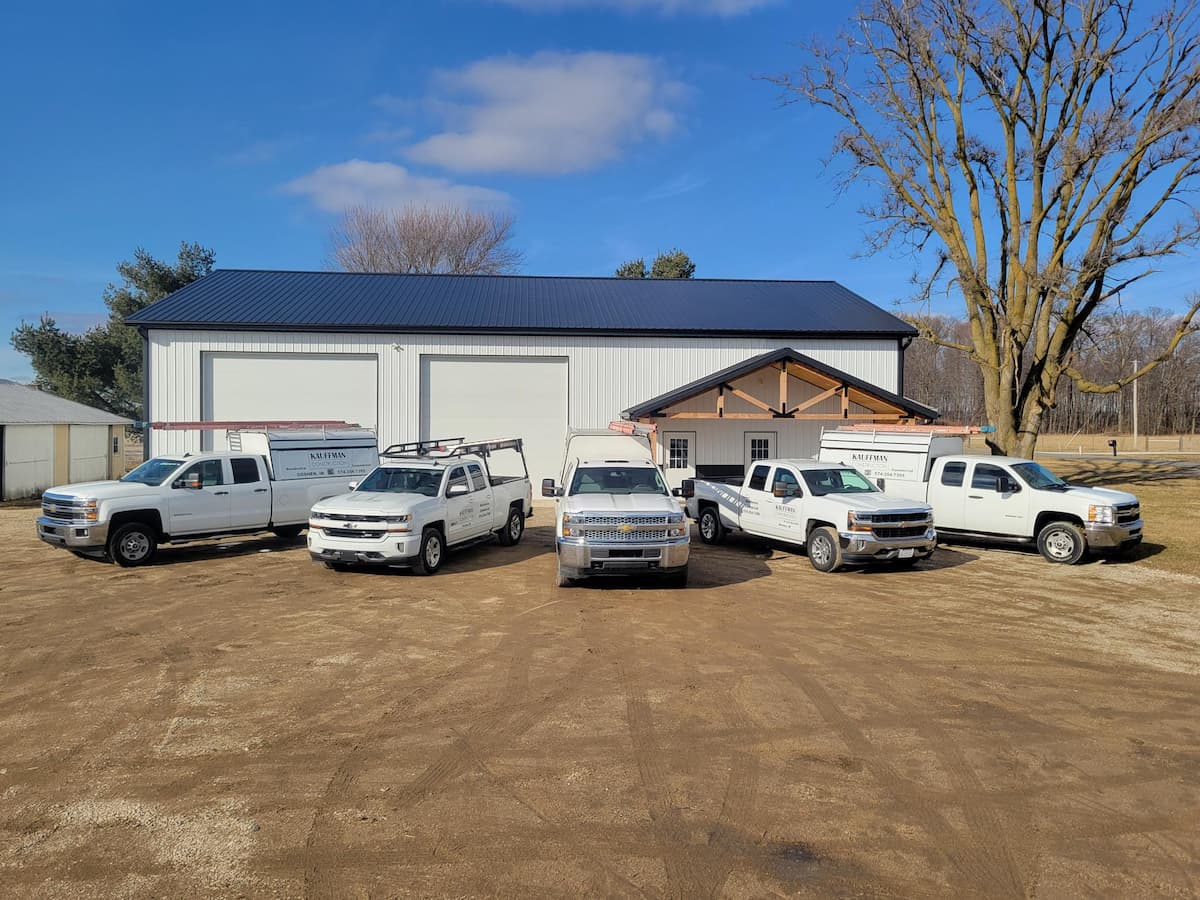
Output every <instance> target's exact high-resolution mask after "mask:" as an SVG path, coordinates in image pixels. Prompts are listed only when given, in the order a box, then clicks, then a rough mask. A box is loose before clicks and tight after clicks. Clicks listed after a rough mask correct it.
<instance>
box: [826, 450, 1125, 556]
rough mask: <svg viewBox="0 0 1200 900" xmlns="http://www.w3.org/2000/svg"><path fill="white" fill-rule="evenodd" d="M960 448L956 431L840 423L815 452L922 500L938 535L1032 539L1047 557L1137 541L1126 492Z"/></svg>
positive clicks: (883, 486) (1119, 546) (1000, 540)
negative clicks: (1070, 480) (843, 426)
mask: <svg viewBox="0 0 1200 900" xmlns="http://www.w3.org/2000/svg"><path fill="white" fill-rule="evenodd" d="M935 428H936V426H935ZM962 450H963V440H962V437H961V436H958V435H955V434H946V433H944V432H943V433H939V431H937V430H931V431H920V430H894V431H889V430H887V429H883V430H867V429H859V428H847V429H837V430H834V431H828V432H826V433H825V434H824V435H823V436H822V438H821V451H820V452H821V459H825V460H830V461H839V462H847V463H850V464H852V465H855V466H857V467H858V468H860V469H861V470H862V471H863V472H864V473H865V474H866V475H867V476H868V477H869V478H871V479H872V480H874V481H875V483H876V484H877V486H879V487H880V488H881V489H882V490H883V491H884V492H885V493H887V494H889V495H891V496H893V497H915V498H920V499H923V500H926V501H927V502H928V503H929V504H930V506H932V507H933V521H934V525H935V526H936V527H937V530H938V535H939V536H940V537H941V538H942V539H953V538H954V537H960V538H968V539H971V540H982V541H987V542H993V543H1021V544H1036V545H1037V548H1038V550H1039V551H1040V552H1041V554H1042V556H1044V557H1045V558H1046V559H1047V560H1049V561H1050V562H1054V563H1066V564H1073V563H1077V562H1079V561H1080V560H1081V559H1083V557H1084V556H1085V555H1086V554H1087V552H1088V551H1089V550H1116V551H1120V550H1126V549H1129V548H1131V547H1134V546H1136V545H1137V544H1138V543H1140V542H1141V540H1142V510H1141V504H1140V503H1139V502H1138V498H1137V497H1136V496H1134V495H1133V494H1127V493H1125V492H1124V491H1114V490H1109V489H1107V488H1095V487H1084V486H1082V485H1074V484H1067V483H1066V482H1065V481H1063V480H1062V479H1061V478H1059V477H1058V476H1057V475H1055V474H1054V473H1053V472H1051V471H1049V470H1048V469H1046V468H1045V467H1044V466H1042V465H1041V464H1039V463H1036V462H1034V461H1032V460H1029V459H1020V458H1018V457H1011V456H970V455H963V454H962Z"/></svg>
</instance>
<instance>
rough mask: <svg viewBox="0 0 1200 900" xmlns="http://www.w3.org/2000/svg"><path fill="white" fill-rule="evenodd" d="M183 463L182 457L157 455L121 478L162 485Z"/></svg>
mask: <svg viewBox="0 0 1200 900" xmlns="http://www.w3.org/2000/svg"><path fill="white" fill-rule="evenodd" d="M181 465H183V460H182V459H167V458H166V457H163V456H156V457H155V458H154V459H148V460H146V461H145V462H144V463H142V464H141V465H140V466H138V467H137V468H136V469H134V470H133V471H132V472H128V473H126V474H125V475H123V476H122V477H121V480H122V481H131V482H136V483H137V484H152V485H160V484H162V483H163V482H164V481H166V480H167V479H168V478H170V477H171V473H172V472H174V471H175V470H176V469H178V468H179V467H180V466H181Z"/></svg>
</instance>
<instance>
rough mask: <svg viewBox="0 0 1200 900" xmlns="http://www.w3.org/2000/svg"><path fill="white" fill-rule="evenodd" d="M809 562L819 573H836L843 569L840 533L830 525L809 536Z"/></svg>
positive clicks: (823, 526) (812, 532)
mask: <svg viewBox="0 0 1200 900" xmlns="http://www.w3.org/2000/svg"><path fill="white" fill-rule="evenodd" d="M807 550H808V561H809V563H810V564H811V565H812V567H813V568H814V569H816V570H817V571H818V572H836V571H837V570H838V569H840V568H841V567H842V545H841V542H840V541H839V540H838V533H837V532H836V531H834V530H833V529H832V528H830V527H829V526H828V525H822V526H821V527H819V528H814V529H813V530H812V531H811V532H809V535H808V545H807Z"/></svg>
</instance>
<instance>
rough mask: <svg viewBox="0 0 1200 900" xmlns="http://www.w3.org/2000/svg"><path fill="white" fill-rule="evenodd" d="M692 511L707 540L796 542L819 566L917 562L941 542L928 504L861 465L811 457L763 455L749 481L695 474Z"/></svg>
mask: <svg viewBox="0 0 1200 900" xmlns="http://www.w3.org/2000/svg"><path fill="white" fill-rule="evenodd" d="M683 496H684V497H686V498H687V513H688V515H689V516H690V517H691V518H693V519H695V520H696V522H697V528H698V530H699V532H700V539H701V540H702V541H704V542H705V543H706V544H716V543H719V542H720V541H722V540H724V538H725V535H726V533H727V532H730V531H744V532H745V533H746V534H750V535H754V536H756V537H761V538H767V539H769V540H776V541H784V542H786V543H789V544H797V545H799V546H802V547H804V548H805V549H806V551H807V553H808V561H809V562H810V563H811V564H812V567H813V568H814V569H816V570H817V571H818V572H834V571H836V570H837V569H839V568H841V566H842V565H843V564H844V563H867V562H894V563H896V564H897V565H901V566H908V565H913V564H914V563H916V562H917V561H918V560H921V559H927V558H928V557H929V556H930V555H931V554H932V553H933V551H934V549H935V548H936V547H937V534H936V533H935V532H934V529H933V511H932V510H931V509H930V508H929V506H928V505H926V504H925V503H920V502H911V501H907V500H896V499H893V498H892V497H888V496H885V495H884V494H883V493H882V492H881V491H880V490H879V489H878V488H876V487H875V485H873V484H871V482H870V481H869V480H867V478H866V477H864V476H863V475H862V474H861V473H860V472H858V471H856V470H855V469H853V468H851V467H849V466H844V465H839V464H836V463H835V464H832V465H831V464H829V463H823V462H818V461H816V460H812V459H763V460H759V461H757V462H755V463H753V464H752V465H751V466H750V470H749V471H748V472H747V473H746V475H745V479H744V481H743V482H742V483H741V484H740V485H738V484H731V483H728V482H723V481H709V480H704V479H700V478H689V479H685V480H684V482H683Z"/></svg>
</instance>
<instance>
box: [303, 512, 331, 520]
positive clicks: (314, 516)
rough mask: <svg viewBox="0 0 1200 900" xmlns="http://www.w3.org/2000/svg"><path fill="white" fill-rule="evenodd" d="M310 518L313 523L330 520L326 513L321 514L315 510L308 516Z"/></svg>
mask: <svg viewBox="0 0 1200 900" xmlns="http://www.w3.org/2000/svg"><path fill="white" fill-rule="evenodd" d="M308 518H309V519H310V520H311V521H313V522H320V521H321V520H322V519H328V518H329V516H327V515H325V513H323V512H320V511H318V510H315V509H314V510H313V511H312V512H310V513H309V514H308Z"/></svg>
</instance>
